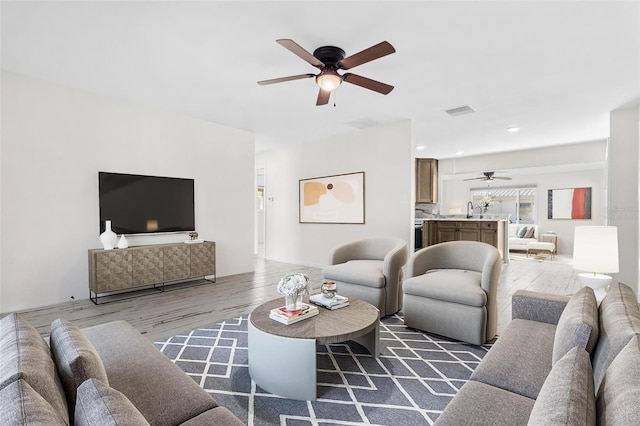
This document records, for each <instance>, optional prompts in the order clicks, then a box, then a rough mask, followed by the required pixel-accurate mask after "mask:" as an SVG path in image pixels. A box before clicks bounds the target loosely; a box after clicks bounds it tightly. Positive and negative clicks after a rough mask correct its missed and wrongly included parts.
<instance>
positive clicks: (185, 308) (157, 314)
mask: <svg viewBox="0 0 640 426" xmlns="http://www.w3.org/2000/svg"><path fill="white" fill-rule="evenodd" d="M292 271H295V272H303V273H305V274H307V275H308V276H309V278H310V279H311V281H312V283H313V289H314V290H316V291H318V290H319V287H320V280H321V271H320V269H317V268H310V267H305V266H300V265H291V264H287V263H280V262H274V261H269V260H264V259H262V258H260V257H256V263H255V271H254V272H252V273H246V274H240V275H233V276H228V277H222V278H218V279H217V281H216V283H207V284H202V285H197V286H193V285H191V286H180V285H178V286H173V287H169V288H171V289H170V290H167V291H165V292H164V293H160V292H157V291H155V290H150V291H149V293H148V294H146V295H144V296H141V297H136V298H129V299H126V300H121V301H116V302H110V303H105V304H101V305H98V306H96V305H94V304H93V303H92V302H91V301H89V300H78V301H71V302H65V303H61V304H57V305H51V306H46V307H42V308H38V309H32V310H27V311H22V312H20V314H21V315H22V316H23V317H24V318H25V319H27V320H28V321H29V322H30V323H31V324H33V325H34V326H35V327H36V328H37V329H38V331H39V332H40V333H41V334H42V335H45V336H46V335H48V334H49V329H50V325H51V322H52V321H53V320H55V319H56V318H63V319H66V320H68V321H71V322H73V323H74V324H76V325H78V326H79V327H87V326H91V325H96V324H101V323H104V322H108V321H114V320H126V321H128V322H130V323H131V324H132V325H133V326H134V327H136V328H137V329H138V330H139V331H140V332H141V333H143V334H145V335H146V336H147V337H148V338H149V339H150V340H151V341H157V340H162V339H166V338H167V337H170V336H173V335H175V334H179V333H183V332H186V331H189V330H192V329H194V328H198V327H203V326H206V325H210V324H214V323H216V322H220V321H223V320H226V319H229V318H234V317H238V316H240V315H243V314H247V313H250V312H251V311H252V310H253V308H254V307H256V306H257V305H259V304H261V303H263V302H265V301H267V300H271V299H275V298H277V297H280V295H279V294H278V293H277V292H276V290H275V287H276V284H277V282H278V280H279V279H280V278H281V277H282V276H283V275H284V274H285V273H286V272H292ZM519 289H526V290H533V291H543V292H549V293H555V294H569V293H574V292H575V291H577V290H578V289H580V283H579V280H578V275H577V273H576V272H575V271H574V270H573V269H572V267H571V265H570V264H569V263H568V262H567V261H566V260H563V259H561V258H556V260H555V261H551V260H549V259H547V260H544V261H541V262H540V261H536V260H533V259H528V260H527V259H521V260H517V259H513V260H512V261H511V262H510V263H508V264H504V265H503V268H502V275H501V278H500V285H499V288H498V309H499V313H498V334H499V333H500V332H501V331H502V330H503V329H504V327H506V325H507V324H508V322H509V321H510V319H511V295H512V294H513V293H514V292H515V291H516V290H519Z"/></svg>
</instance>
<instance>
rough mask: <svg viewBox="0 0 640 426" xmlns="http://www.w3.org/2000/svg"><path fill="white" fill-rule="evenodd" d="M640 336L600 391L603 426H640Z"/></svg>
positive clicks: (617, 361)
mask: <svg viewBox="0 0 640 426" xmlns="http://www.w3.org/2000/svg"><path fill="white" fill-rule="evenodd" d="M639 383H640V336H635V337H634V338H633V339H631V340H630V341H629V343H627V345H626V346H625V347H624V349H622V350H621V351H620V353H619V354H618V356H617V357H616V358H615V359H614V360H613V361H612V362H611V365H609V368H607V371H606V373H605V375H604V378H603V379H602V384H601V385H600V389H599V390H598V397H597V400H596V407H597V410H596V411H597V413H598V424H599V425H640V404H638V401H640V385H639Z"/></svg>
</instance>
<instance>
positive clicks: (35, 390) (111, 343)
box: [0, 314, 243, 426]
mask: <svg viewBox="0 0 640 426" xmlns="http://www.w3.org/2000/svg"><path fill="white" fill-rule="evenodd" d="M0 424H1V425H4V426H7V425H9V426H11V425H71V424H76V425H101V426H104V425H148V424H151V425H188V426H195V425H211V424H216V425H242V424H243V423H242V422H241V421H240V420H238V419H237V418H236V417H235V416H234V415H233V414H232V413H231V412H230V411H229V410H227V409H226V408H223V407H220V406H219V405H218V403H217V402H216V401H215V400H214V399H213V398H212V397H211V396H210V395H209V394H208V393H207V392H206V391H204V390H203V389H202V388H201V387H200V386H198V384H197V383H196V382H195V381H194V380H193V379H191V378H190V377H189V376H187V375H186V374H185V373H184V372H183V371H182V370H180V368H178V367H177V366H176V365H175V364H174V363H173V362H171V360H169V358H167V357H166V356H164V355H163V354H162V353H161V352H160V351H158V350H157V349H156V347H155V346H154V345H153V344H152V343H151V342H149V341H148V340H147V339H146V338H145V337H144V336H142V335H141V334H140V333H139V332H138V331H137V330H136V329H135V328H133V327H132V326H131V325H130V324H128V323H126V322H124V321H115V322H111V323H107V324H102V325H98V326H94V327H88V328H85V329H82V330H80V329H78V328H77V327H76V326H74V325H73V324H71V323H69V322H66V321H61V320H56V321H54V322H53V323H52V325H51V336H50V343H49V345H48V344H47V342H46V341H45V340H44V339H43V338H42V337H41V336H40V334H39V333H38V332H37V331H36V329H35V328H34V327H33V326H31V324H29V323H28V322H27V321H26V320H24V319H23V318H21V317H20V316H19V315H16V314H10V315H8V316H6V317H4V318H2V319H1V320H0Z"/></svg>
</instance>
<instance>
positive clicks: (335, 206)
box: [299, 172, 365, 224]
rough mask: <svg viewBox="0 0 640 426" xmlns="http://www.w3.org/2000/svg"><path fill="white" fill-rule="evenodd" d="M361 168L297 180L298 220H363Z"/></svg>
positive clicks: (308, 221)
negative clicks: (350, 171) (343, 172)
mask: <svg viewBox="0 0 640 426" xmlns="http://www.w3.org/2000/svg"><path fill="white" fill-rule="evenodd" d="M364 190H365V187H364V172H354V173H345V174H339V175H332V176H322V177H315V178H309V179H300V181H299V206H300V208H299V222H300V223H341V224H364V223H365V217H364V213H365V211H364V194H365V192H364Z"/></svg>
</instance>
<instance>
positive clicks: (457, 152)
mask: <svg viewBox="0 0 640 426" xmlns="http://www.w3.org/2000/svg"><path fill="white" fill-rule="evenodd" d="M462 154H464V151H456V155H462Z"/></svg>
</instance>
